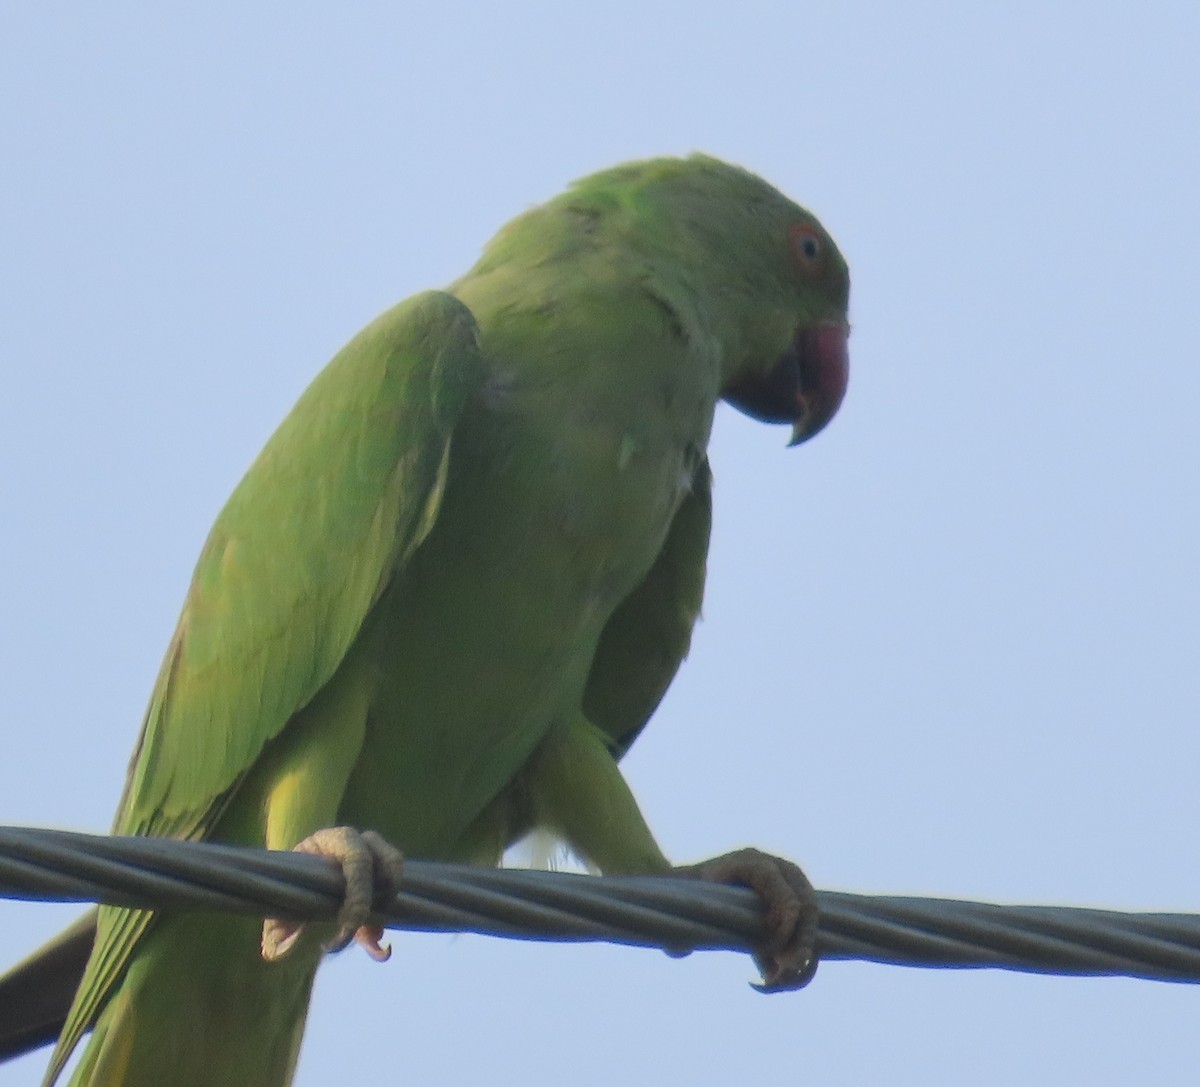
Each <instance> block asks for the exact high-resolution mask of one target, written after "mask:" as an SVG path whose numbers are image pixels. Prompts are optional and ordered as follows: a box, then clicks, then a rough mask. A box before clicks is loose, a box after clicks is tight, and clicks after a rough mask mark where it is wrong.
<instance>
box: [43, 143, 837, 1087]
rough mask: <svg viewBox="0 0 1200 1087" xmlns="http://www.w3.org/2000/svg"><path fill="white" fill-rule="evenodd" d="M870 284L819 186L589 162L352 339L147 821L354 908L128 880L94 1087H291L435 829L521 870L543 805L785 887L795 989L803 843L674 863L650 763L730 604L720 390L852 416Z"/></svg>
mask: <svg viewBox="0 0 1200 1087" xmlns="http://www.w3.org/2000/svg"><path fill="white" fill-rule="evenodd" d="M848 295H849V275H848V272H847V268H846V264H845V261H844V260H843V258H842V256H841V254H840V253H839V252H838V249H837V248H836V246H835V245H834V243H833V241H832V239H831V238H830V236H829V235H828V234H827V233H826V231H825V230H824V229H823V228H822V226H821V225H820V223H819V222H818V221H817V220H816V219H815V218H814V217H813V216H812V215H811V214H810V213H809V212H807V211H805V210H804V209H802V208H800V207H798V206H797V205H796V204H794V203H792V202H791V201H790V200H788V199H787V198H786V197H784V196H783V195H781V194H780V193H779V192H778V191H776V190H775V189H774V188H772V187H771V186H770V185H768V184H767V183H765V182H764V181H762V180H761V179H759V178H758V177H756V176H754V175H753V174H750V173H748V172H746V171H744V170H742V169H740V168H737V167H734V166H731V165H727V164H725V163H723V162H720V161H718V160H716V159H713V158H708V157H705V156H700V155H696V156H693V157H690V158H687V159H654V160H650V161H645V162H635V163H630V164H626V165H623V166H618V167H616V168H613V169H610V170H606V171H603V172H601V173H597V174H595V175H592V176H590V177H587V178H585V179H584V180H582V181H580V182H578V183H576V184H575V185H574V186H572V187H571V188H570V189H569V190H568V191H567V192H565V193H564V194H562V195H560V196H558V197H556V198H555V199H553V200H551V201H549V202H548V203H546V204H544V205H542V206H540V207H537V208H534V209H532V210H530V211H528V212H526V213H525V214H523V215H521V216H519V217H518V218H516V219H515V220H513V221H512V222H510V223H509V224H508V225H507V226H505V227H504V228H503V229H502V230H501V231H500V233H499V234H498V235H497V236H496V237H495V238H494V239H493V241H492V242H491V243H490V245H489V246H488V247H487V248H486V250H485V251H484V253H483V255H482V257H481V258H480V260H479V262H478V263H477V264H476V265H475V267H474V268H472V269H471V270H470V271H469V272H468V273H467V274H466V275H465V276H463V277H462V278H461V279H459V280H458V281H457V282H455V283H453V284H452V285H451V286H449V287H448V288H447V289H446V290H444V291H428V292H426V293H423V294H419V295H417V296H415V297H413V298H410V299H408V300H407V301H405V302H402V303H400V304H399V305H397V306H395V307H394V308H393V309H390V310H388V311H387V312H386V313H384V314H383V315H382V316H380V317H379V318H377V319H376V320H375V321H374V322H372V323H371V324H370V325H368V326H367V327H366V328H365V329H364V330H363V331H362V332H360V333H359V334H358V335H357V336H356V337H355V338H354V339H353V340H351V341H350V343H349V344H348V345H347V346H346V347H345V348H344V349H343V350H342V351H341V352H340V353H339V354H338V355H337V356H336V357H335V358H334V359H333V361H332V362H330V363H329V365H328V366H327V367H326V368H325V370H323V371H322V372H321V373H320V374H319V375H318V376H317V378H316V379H315V380H314V381H313V383H312V385H311V386H310V387H309V388H308V390H307V391H306V392H305V393H304V394H303V395H302V396H301V398H300V400H299V402H298V403H297V404H296V406H295V408H294V409H293V410H292V412H291V414H289V415H288V417H287V418H286V419H285V420H284V421H283V423H282V425H281V426H280V427H279V429H278V430H277V431H276V432H275V434H274V435H273V436H272V437H271V439H270V440H269V441H268V443H267V445H266V447H265V448H264V449H263V451H262V453H261V454H260V455H259V457H258V459H257V460H256V461H255V462H254V464H253V465H252V466H251V468H250V469H249V471H248V472H247V474H246V476H245V478H244V479H243V480H242V482H241V483H240V484H239V485H238V487H237V489H236V490H235V491H234V493H233V495H232V497H231V498H230V499H229V502H228V504H227V505H226V506H225V508H224V509H223V510H222V512H221V514H220V516H219V517H218V519H217V522H216V525H215V526H214V528H213V530H212V532H211V534H210V535H209V537H208V540H207V542H206V543H205V545H204V549H203V551H202V553H201V555H200V559H199V562H198V564H197V567H196V571H195V575H194V578H193V581H192V584H191V587H190V589H189V591H188V595H187V599H186V601H185V603H184V606H183V612H182V615H181V617H180V619H179V624H178V626H177V628H176V630H175V633H174V636H173V637H172V639H171V643H170V645H169V647H168V649H167V653H166V659H165V660H164V662H163V665H162V669H161V672H160V673H159V676H158V680H157V683H156V685H155V688H154V692H153V695H152V697H151V700H150V706H149V709H148V711H147V714H146V719H145V723H144V725H143V728H142V732H141V736H140V738H139V740H138V743H137V747H136V749H135V751H134V754H133V760H132V763H131V768H130V774H129V779H128V783H127V785H126V788H125V792H124V795H123V797H122V800H121V803H120V807H119V810H118V814H117V818H116V823H115V827H114V830H115V832H116V833H119V834H145V835H158V836H166V837H174V838H181V839H192V840H194V839H212V840H216V841H222V842H232V843H239V844H244V845H254V846H260V847H262V846H265V847H267V848H270V849H292V848H299V849H303V850H306V851H309V852H316V853H320V854H323V855H326V856H329V857H332V858H333V859H334V860H336V861H337V862H338V863H339V864H341V865H342V867H343V871H344V872H345V874H346V881H347V895H346V905H345V906H344V908H343V910H342V914H341V916H340V918H339V924H338V926H337V932H336V934H335V935H334V937H333V940H332V942H330V941H329V936H330V934H331V932H332V931H333V927H332V926H328V925H326V926H320V925H313V926H309V927H308V928H303V927H301V926H298V925H295V924H286V923H284V922H281V921H270V920H268V921H267V922H265V924H261V925H260V923H259V922H257V921H254V920H253V919H246V918H242V917H224V916H213V915H208V914H167V913H164V914H161V915H159V914H152V913H150V912H145V911H139V910H129V909H116V908H108V907H105V908H102V909H101V910H100V911H99V921H98V927H97V931H96V936H95V944H94V948H93V950H92V953H91V957H90V958H89V959H88V961H87V965H86V967H85V969H84V971H83V977H82V981H81V982H80V984H79V986H78V990H77V992H76V993H75V996H74V1001H73V1003H72V1004H71V1006H70V1010H69V1012H68V1013H67V1015H66V1022H65V1026H64V1028H63V1030H62V1033H61V1036H60V1038H59V1041H58V1046H57V1048H56V1050H55V1052H54V1055H53V1058H52V1060H51V1062H50V1067H49V1070H48V1072H47V1075H46V1080H45V1082H46V1084H52V1083H53V1082H54V1081H55V1079H56V1078H57V1077H58V1075H59V1073H60V1072H61V1071H62V1068H63V1065H64V1062H65V1061H66V1060H67V1058H68V1056H69V1055H70V1054H71V1052H72V1050H73V1049H74V1048H75V1047H76V1045H77V1044H78V1043H79V1041H80V1039H81V1038H82V1037H83V1035H84V1034H85V1033H86V1032H87V1031H88V1030H89V1029H90V1030H91V1032H92V1034H91V1038H90V1040H89V1042H88V1044H87V1047H86V1049H85V1051H84V1053H83V1056H82V1059H81V1062H80V1064H79V1067H78V1069H77V1070H76V1072H75V1075H74V1078H73V1079H72V1081H71V1082H72V1084H75V1085H77V1087H85V1085H86V1087H115V1085H117V1084H121V1085H124V1087H143V1085H144V1087H151V1085H153V1087H161V1085H162V1084H168V1083H169V1084H172V1085H174V1087H187V1085H193V1084H195V1085H199V1084H212V1083H237V1084H240V1085H243V1087H268V1085H270V1087H277V1085H281V1084H287V1083H288V1082H289V1081H290V1079H291V1076H292V1072H293V1069H294V1067H295V1063H296V1058H297V1053H298V1051H299V1047H300V1041H301V1037H302V1034H303V1028H304V1021H305V1015H306V1011H307V1006H308V1000H309V994H310V990H311V986H312V982H313V977H314V974H315V972H316V969H317V966H318V964H319V962H320V960H321V957H322V954H323V952H324V950H325V949H326V948H327V947H329V946H333V947H340V946H345V944H347V943H348V942H350V941H351V940H355V941H357V942H358V943H360V944H362V945H363V946H364V947H365V948H366V949H367V950H368V951H369V952H370V953H371V954H373V955H374V956H375V957H378V958H383V957H386V953H387V952H386V948H384V947H382V946H381V945H380V943H379V940H380V935H381V932H380V930H379V928H378V927H376V926H375V925H374V924H373V921H372V918H371V916H370V903H371V900H372V896H373V894H374V893H375V892H376V891H378V890H379V889H380V888H385V889H386V888H394V887H395V885H396V884H397V882H398V881H400V880H402V878H403V876H402V868H403V862H402V856H404V855H406V856H411V857H420V858H430V859H445V860H460V861H474V862H480V863H486V864H495V863H497V862H498V861H499V859H500V857H501V855H502V853H503V852H504V850H505V848H506V847H507V846H508V845H510V844H511V843H512V842H514V841H515V840H517V839H519V838H520V837H522V836H523V835H525V834H527V833H529V832H530V831H531V830H534V829H544V830H548V831H549V832H551V833H553V834H554V835H556V836H557V837H558V838H559V839H561V840H562V841H564V842H565V843H566V844H567V845H568V846H569V847H570V848H571V849H572V850H573V851H574V852H575V853H577V854H578V855H579V856H581V857H583V858H585V859H586V860H587V861H588V862H589V863H590V864H591V865H593V866H594V867H596V868H598V869H599V870H600V871H602V872H605V873H667V872H671V871H674V872H679V873H683V874H687V875H693V876H697V877H699V878H705V879H718V880H724V881H732V882H740V883H745V884H748V885H750V886H752V887H753V888H754V889H755V890H756V891H757V892H758V893H759V895H760V897H761V898H762V899H763V901H764V904H765V916H766V919H767V920H766V933H765V935H764V939H763V945H762V947H761V948H759V950H758V952H757V954H756V958H757V960H758V962H759V965H760V968H761V969H762V970H763V974H764V979H765V985H764V987H765V988H794V987H798V986H799V985H801V984H803V983H804V982H805V981H807V979H808V978H809V977H810V976H811V974H812V971H813V969H814V968H815V961H816V960H815V955H814V952H813V941H814V938H815V928H816V918H815V906H814V905H813V896H812V891H811V887H810V886H809V884H808V882H807V880H806V879H805V878H804V876H803V874H802V873H801V872H800V870H799V869H797V868H796V867H795V866H794V865H790V864H788V863H787V862H784V861H780V860H777V859H775V858H771V857H767V856H766V855H765V854H760V853H757V852H755V851H752V850H744V851H739V852H737V853H734V854H729V855H727V856H725V857H722V858H717V859H716V860H714V861H709V862H706V863H703V864H700V865H695V866H692V867H689V868H676V869H672V866H671V864H670V863H669V862H668V861H667V859H666V858H665V857H664V855H663V853H662V851H661V850H660V849H659V847H658V845H657V844H656V843H655V840H654V838H653V836H652V834H651V833H650V830H649V829H648V828H647V826H646V823H645V821H644V820H643V818H642V816H641V814H640V812H639V810H638V807H637V803H636V801H635V800H634V798H633V796H632V794H631V792H630V790H629V788H628V786H627V785H626V784H625V781H624V780H623V778H622V776H621V773H620V771H619V769H618V765H617V764H618V760H619V759H620V758H621V756H622V755H623V754H624V753H625V751H626V750H627V749H628V748H629V746H630V744H632V743H633V741H634V739H635V738H636V736H637V735H638V733H639V732H640V731H641V729H642V728H643V727H644V725H645V724H646V721H647V719H648V718H649V716H650V715H651V713H652V712H653V711H654V709H655V708H656V706H657V705H658V703H659V701H660V699H661V698H662V696H663V694H664V692H665V691H666V689H667V686H668V685H669V683H670V682H671V680H672V678H673V677H674V674H675V672H676V670H677V669H678V667H679V665H680V663H681V661H682V660H683V658H684V656H685V655H686V653H687V650H688V646H689V642H690V639H691V634H692V628H693V625H694V623H695V621H696V618H697V615H698V613H699V609H700V602H701V596H702V592H703V584H704V574H705V559H706V553H707V549H708V537H709V527H710V520H711V500H710V488H711V476H710V472H709V467H708V461H707V458H706V453H705V450H706V447H707V443H708V439H709V433H710V429H711V427H712V421H713V413H714V410H715V408H716V405H717V403H718V401H720V400H722V399H724V400H726V401H729V402H730V403H732V404H733V405H735V406H736V407H738V408H740V409H741V410H743V411H745V412H746V413H748V414H749V415H751V416H754V417H755V418H757V419H760V420H763V421H766V422H778V423H791V424H792V425H793V427H794V431H793V444H794V443H796V442H800V441H803V440H804V439H806V438H808V437H811V436H812V435H813V434H815V433H816V432H817V431H819V430H820V429H821V428H822V427H823V426H824V425H825V424H826V423H827V422H828V421H829V420H830V419H831V418H832V416H833V415H834V413H835V412H836V411H837V409H838V406H839V404H840V403H841V400H842V397H843V395H844V393H845V389H846V382H847V374H848V362H847V336H848V325H847V317H846V311H847V302H848ZM350 828H360V829H350ZM365 828H370V829H369V830H366V829H365ZM310 929H311V931H309V930H310Z"/></svg>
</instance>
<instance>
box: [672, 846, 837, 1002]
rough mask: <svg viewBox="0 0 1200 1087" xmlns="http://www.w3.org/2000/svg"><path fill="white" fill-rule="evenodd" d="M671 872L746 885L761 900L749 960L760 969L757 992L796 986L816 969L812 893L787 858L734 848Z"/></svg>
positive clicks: (799, 872)
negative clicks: (759, 934) (757, 937)
mask: <svg viewBox="0 0 1200 1087" xmlns="http://www.w3.org/2000/svg"><path fill="white" fill-rule="evenodd" d="M673 874H675V875H679V876H687V877H689V878H693V879H705V880H711V881H712V882H714V883H738V884H742V885H744V886H746V887H749V888H750V889H751V890H752V891H753V892H754V893H755V894H757V895H758V897H759V899H760V900H761V901H762V904H763V910H764V914H763V929H764V935H763V939H762V942H761V943H760V944H759V945H758V947H757V948H756V949H755V951H754V961H755V962H756V963H757V964H758V968H759V970H760V971H761V972H762V976H763V983H762V984H761V985H756V986H754V987H755V988H756V989H758V990H759V992H763V993H774V992H780V991H782V990H785V989H800V988H803V987H804V986H805V985H807V984H808V983H809V982H810V981H811V980H812V977H813V974H815V973H816V972H817V952H816V941H817V898H816V894H815V893H814V892H813V887H812V884H811V883H809V881H808V877H807V876H806V875H805V874H804V873H803V872H802V871H800V869H799V868H797V867H796V865H794V864H792V863H791V861H785V860H783V859H782V858H780V857H773V856H771V855H770V854H769V853H761V852H759V851H758V850H757V849H738V850H735V851H734V852H733V853H726V854H724V855H723V856H720V857H714V858H713V859H712V860H709V861H701V862H700V863H699V864H689V865H685V866H683V867H679V868H676V869H674V871H673Z"/></svg>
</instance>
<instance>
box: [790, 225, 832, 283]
mask: <svg viewBox="0 0 1200 1087" xmlns="http://www.w3.org/2000/svg"><path fill="white" fill-rule="evenodd" d="M788 244H789V245H790V246H791V249H792V259H793V260H795V262H796V266H797V267H798V268H799V269H800V270H801V271H802V272H815V271H816V270H817V268H818V267H819V266H820V264H821V258H822V257H823V256H824V254H825V243H824V240H823V239H822V237H821V233H820V231H818V230H817V229H816V228H814V227H811V226H809V225H808V224H807V223H797V224H796V225H795V226H793V227H792V228H791V229H790V230H789V231H788Z"/></svg>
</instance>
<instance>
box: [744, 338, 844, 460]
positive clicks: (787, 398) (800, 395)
mask: <svg viewBox="0 0 1200 1087" xmlns="http://www.w3.org/2000/svg"><path fill="white" fill-rule="evenodd" d="M847 335H848V330H847V328H846V326H845V325H841V324H833V323H828V324H821V325H816V326H814V327H812V328H800V329H797V330H796V334H795V336H793V337H792V342H791V344H790V345H789V346H788V349H787V350H786V351H784V353H783V354H782V355H780V356H779V358H778V359H777V360H776V361H775V363H774V365H772V366H771V367H770V368H769V369H768V370H766V371H765V372H763V373H759V374H754V375H753V376H751V377H746V378H742V379H741V380H740V381H737V382H735V383H734V384H733V385H731V386H730V387H729V388H728V389H726V390H725V394H724V396H725V399H726V400H727V401H729V403H731V404H732V405H733V406H734V407H735V408H737V409H738V410H739V411H743V412H745V413H746V414H747V415H749V416H752V417H753V418H755V419H758V420H760V421H761V422H764V423H791V424H793V426H794V427H795V432H794V434H793V436H792V443H791V444H792V445H796V444H798V443H799V442H802V441H805V440H806V439H808V438H811V437H812V436H813V435H814V434H816V433H817V432H818V431H820V430H821V429H822V428H823V427H824V426H825V424H826V423H828V422H829V420H830V419H832V418H833V417H834V415H836V414H837V410H838V408H839V407H840V406H841V403H842V397H844V396H845V395H846V383H847V381H848V380H849V377H850V361H849V355H848V352H847V345H846V338H847Z"/></svg>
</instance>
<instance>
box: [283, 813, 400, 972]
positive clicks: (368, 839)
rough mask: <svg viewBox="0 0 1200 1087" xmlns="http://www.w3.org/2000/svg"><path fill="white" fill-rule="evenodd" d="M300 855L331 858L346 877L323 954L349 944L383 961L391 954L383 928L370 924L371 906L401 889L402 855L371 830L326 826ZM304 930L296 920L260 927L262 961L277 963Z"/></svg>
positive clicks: (304, 844) (300, 848)
mask: <svg viewBox="0 0 1200 1087" xmlns="http://www.w3.org/2000/svg"><path fill="white" fill-rule="evenodd" d="M294 848H295V850H296V851H297V852H299V853H312V854H315V855H316V856H319V857H330V858H332V859H333V860H335V861H337V862H338V864H340V865H341V868H342V873H343V875H344V876H345V878H346V897H345V899H344V900H343V901H342V908H341V909H340V910H339V911H338V916H337V920H338V932H337V935H336V936H335V937H334V938H333V939H332V940H331V941H330V942H329V943H327V944H325V945H324V946H325V950H326V951H331V952H332V951H341V950H342V949H343V948H344V947H346V946H347V945H348V944H349V943H350V942H351V941H352V940H353V941H354V942H355V943H358V944H360V945H361V946H362V947H363V949H364V950H365V951H366V952H367V954H368V955H370V956H371V958H373V959H374V960H375V961H376V962H386V961H387V960H388V959H389V958H390V957H391V954H392V949H391V947H390V946H388V945H386V944H381V943H380V940H382V939H383V926H382V925H379V924H375V923H371V922H370V917H371V913H372V906H373V904H374V901H375V899H376V897H377V895H379V894H384V893H386V894H387V895H389V896H391V895H394V894H395V893H396V890H397V889H398V887H399V886H400V878H401V876H402V874H403V872H404V855H403V854H402V853H401V852H400V851H399V850H398V849H396V848H395V847H394V846H392V845H390V844H388V842H386V841H385V840H384V839H383V838H382V837H381V836H380V835H378V834H376V833H375V831H373V830H364V831H362V832H361V833H360V832H359V831H357V830H354V829H353V828H352V827H327V828H326V829H324V830H318V831H317V832H316V833H315V834H310V835H309V836H308V837H307V838H305V839H304V840H303V841H301V842H299V843H297V845H296V846H295V847H294ZM303 928H304V925H303V924H302V923H300V922H297V921H282V920H279V919H276V918H269V919H268V920H266V921H264V922H263V932H262V956H263V958H264V959H266V960H267V961H268V962H275V961H276V960H278V959H281V958H283V957H284V955H286V954H287V953H288V952H289V951H291V949H292V947H293V946H294V945H295V943H296V940H297V939H298V938H299V936H300V933H301V931H302V930H303Z"/></svg>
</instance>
